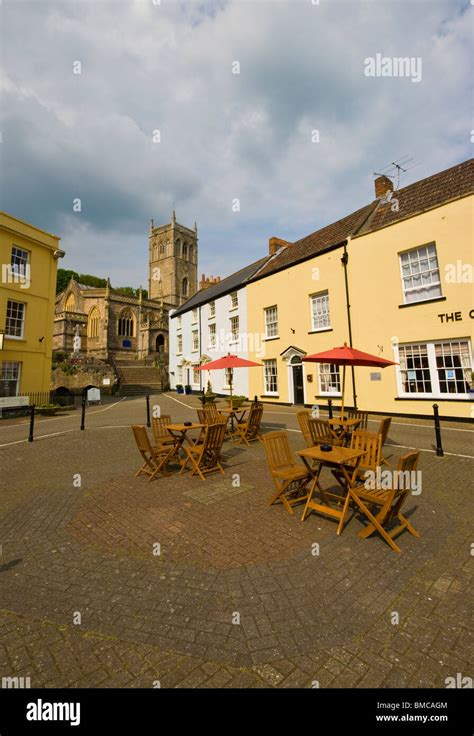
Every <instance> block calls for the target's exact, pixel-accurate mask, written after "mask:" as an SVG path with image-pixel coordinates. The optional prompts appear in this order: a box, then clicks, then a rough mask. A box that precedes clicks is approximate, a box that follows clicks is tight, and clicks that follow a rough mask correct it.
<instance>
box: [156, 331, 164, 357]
mask: <svg viewBox="0 0 474 736" xmlns="http://www.w3.org/2000/svg"><path fill="white" fill-rule="evenodd" d="M155 349H156V352H157V353H162V352H164V349H165V336H164V335H158V336H157V338H156V343H155Z"/></svg>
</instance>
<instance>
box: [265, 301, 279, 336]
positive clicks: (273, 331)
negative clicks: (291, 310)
mask: <svg viewBox="0 0 474 736" xmlns="http://www.w3.org/2000/svg"><path fill="white" fill-rule="evenodd" d="M277 336H278V307H276V306H275V307H267V309H265V337H277Z"/></svg>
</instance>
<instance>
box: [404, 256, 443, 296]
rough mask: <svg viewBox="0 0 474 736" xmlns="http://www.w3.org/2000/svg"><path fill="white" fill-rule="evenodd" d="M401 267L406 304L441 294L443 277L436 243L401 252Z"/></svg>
mask: <svg viewBox="0 0 474 736" xmlns="http://www.w3.org/2000/svg"><path fill="white" fill-rule="evenodd" d="M400 268H401V272H402V286H403V298H404V301H405V304H411V303H413V302H423V301H426V300H427V299H435V298H436V297H438V296H441V279H440V276H439V265H438V258H437V255H436V245H435V244H434V243H430V244H429V245H423V246H421V248H413V250H407V251H405V252H404V253H400Z"/></svg>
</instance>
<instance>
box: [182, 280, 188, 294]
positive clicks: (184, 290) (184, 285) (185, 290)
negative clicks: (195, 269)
mask: <svg viewBox="0 0 474 736" xmlns="http://www.w3.org/2000/svg"><path fill="white" fill-rule="evenodd" d="M181 293H182V295H183V296H188V279H187V278H186V276H185V277H184V279H183V282H182V287H181Z"/></svg>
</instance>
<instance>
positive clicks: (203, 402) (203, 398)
mask: <svg viewBox="0 0 474 736" xmlns="http://www.w3.org/2000/svg"><path fill="white" fill-rule="evenodd" d="M205 403H206V392H205V391H204V389H203V390H202V405H203V406H204V405H205Z"/></svg>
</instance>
